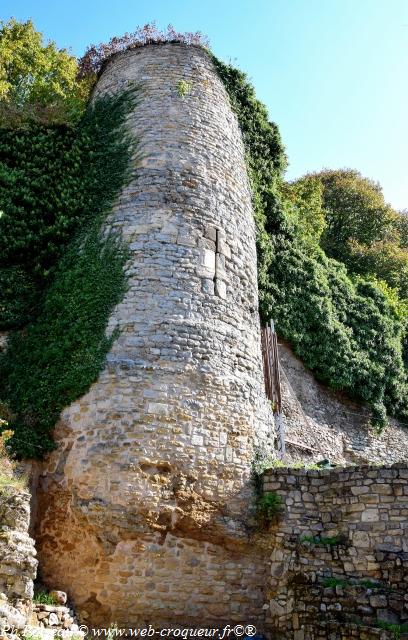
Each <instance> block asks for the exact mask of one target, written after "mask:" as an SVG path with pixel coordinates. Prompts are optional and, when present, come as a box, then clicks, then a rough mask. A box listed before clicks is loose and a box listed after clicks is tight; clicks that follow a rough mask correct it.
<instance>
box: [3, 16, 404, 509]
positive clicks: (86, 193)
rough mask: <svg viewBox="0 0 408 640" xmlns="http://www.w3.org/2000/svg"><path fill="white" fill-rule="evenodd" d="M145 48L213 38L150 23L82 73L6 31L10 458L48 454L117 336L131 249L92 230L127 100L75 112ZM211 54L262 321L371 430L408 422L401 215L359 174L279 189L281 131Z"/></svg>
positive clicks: (22, 34) (86, 61) (124, 164)
mask: <svg viewBox="0 0 408 640" xmlns="http://www.w3.org/2000/svg"><path fill="white" fill-rule="evenodd" d="M151 42H155V43H167V42H180V43H183V44H193V45H204V46H205V45H206V41H205V39H204V38H203V36H202V35H201V34H200V33H196V34H193V33H188V34H181V33H177V32H176V31H175V30H174V29H173V28H172V27H168V29H167V31H159V30H158V29H157V28H156V26H155V25H154V24H153V25H145V26H144V27H142V28H140V29H137V30H136V31H135V32H134V33H132V34H126V35H125V36H123V37H122V38H113V39H112V40H111V41H110V42H109V43H108V44H101V45H98V46H96V47H95V46H91V47H89V48H88V50H87V51H86V53H85V55H84V56H83V57H82V58H81V60H80V61H79V63H78V64H77V62H76V61H75V60H74V59H73V58H72V56H70V55H69V54H68V53H67V52H66V51H61V50H58V49H57V47H56V46H55V45H54V44H53V43H51V44H44V43H43V39H42V35H41V34H38V33H37V32H36V31H35V30H34V27H33V25H32V23H31V22H30V21H28V22H26V23H17V22H16V21H13V20H11V21H9V22H8V23H5V24H4V23H3V24H2V25H1V27H0V60H1V62H0V124H2V125H3V128H0V330H1V329H8V330H10V329H11V330H12V334H11V337H10V340H9V347H8V349H7V351H6V352H5V353H3V354H1V355H0V399H1V401H2V402H3V403H5V404H3V405H1V404H0V418H2V417H4V416H5V415H6V414H7V420H8V422H9V426H10V428H11V429H12V430H13V436H12V438H11V440H10V442H11V445H12V447H13V449H14V451H15V452H16V453H17V454H18V455H19V456H38V455H41V454H42V453H44V452H45V451H48V450H50V449H51V448H52V447H53V442H52V437H51V430H52V428H53V426H54V424H55V422H56V421H57V419H58V416H59V415H60V412H61V410H62V409H63V408H64V407H65V406H67V405H69V404H70V403H71V402H72V401H74V400H76V399H77V398H79V397H80V396H81V395H83V394H84V393H85V392H86V391H87V390H88V389H89V386H90V385H91V384H92V382H93V381H94V380H95V379H96V378H97V376H98V374H99V371H100V370H101V367H102V366H103V362H104V359H105V356H106V353H107V351H108V350H109V348H110V346H111V344H112V341H113V340H114V338H115V335H111V336H109V337H108V336H106V334H105V329H106V325H107V321H108V318H109V316H110V314H111V312H112V310H113V307H114V306H115V305H116V304H117V303H118V302H119V301H120V299H121V297H122V295H123V292H124V289H125V277H124V272H123V265H124V262H125V260H126V251H125V249H124V247H123V246H122V244H121V242H120V241H119V239H118V238H117V237H116V236H115V235H112V234H110V235H106V234H105V235H101V227H102V222H103V220H104V217H105V215H106V213H107V212H108V211H109V209H110V207H111V206H112V203H113V201H114V198H115V197H116V195H117V193H118V192H119V190H120V188H121V187H122V185H123V184H124V183H125V182H126V181H127V180H128V178H129V175H130V159H131V156H132V154H133V153H134V145H133V143H132V141H131V140H130V139H129V138H128V137H127V135H126V134H125V130H124V126H123V124H124V119H125V117H126V114H127V113H128V110H129V109H130V107H131V105H132V104H133V103H134V100H135V99H136V93H135V91H134V90H133V91H128V92H124V93H122V94H120V95H117V96H115V97H104V98H102V99H98V100H96V101H94V103H93V105H92V106H90V107H88V108H87V110H86V111H84V108H85V103H86V100H87V95H88V92H89V89H90V87H91V86H92V84H93V83H94V81H95V79H96V77H97V73H98V72H99V71H100V70H101V68H102V66H103V64H104V63H105V62H106V60H107V59H108V58H109V56H111V55H113V54H115V53H118V52H120V51H124V50H126V49H129V48H130V49H132V48H137V47H139V46H143V45H144V44H147V43H151ZM13 52H14V53H15V55H14V56H12V55H11V54H12V53H13ZM27 52H28V53H29V55H28V53H27ZM210 55H212V54H210ZM212 60H213V62H214V65H215V68H216V70H217V72H218V74H219V76H220V78H221V79H222V81H223V83H224V85H225V87H226V90H227V92H228V95H229V97H230V100H231V104H232V107H233V109H234V110H235V112H236V114H237V117H238V121H239V124H240V127H241V131H242V135H243V140H244V144H245V149H246V157H247V166H248V173H249V176H250V180H251V184H252V190H253V202H254V212H255V219H256V228H257V250H258V277H259V301H260V312H261V316H262V318H263V320H268V319H269V318H272V317H273V318H274V320H275V321H276V324H277V327H278V330H279V332H280V333H281V335H282V336H283V337H285V338H286V339H287V340H289V341H290V342H291V344H292V345H293V347H294V349H295V351H296V353H297V354H298V355H299V356H300V357H301V358H302V359H303V361H304V362H305V364H306V365H307V366H308V367H309V368H310V369H312V370H313V371H314V372H315V374H316V376H317V377H318V378H319V379H320V380H322V381H324V382H325V383H326V384H328V385H329V386H331V387H333V388H335V389H340V390H343V391H346V392H347V393H348V394H349V395H351V396H352V397H355V398H357V399H360V400H363V401H366V402H368V403H369V404H370V405H371V407H372V409H373V421H374V422H375V423H376V424H377V425H378V426H384V424H385V423H386V411H388V413H390V414H392V415H396V416H399V417H403V418H404V419H405V420H406V421H408V392H407V391H408V389H407V368H408V337H407V315H408V314H407V308H408V307H407V302H406V299H405V298H406V290H407V277H406V270H405V267H406V251H407V245H408V240H407V238H408V223H407V216H406V215H402V214H398V215H397V214H396V212H393V211H392V210H390V208H389V207H388V206H387V205H386V204H385V203H384V200H383V198H382V194H381V192H380V189H379V188H378V186H377V185H375V184H374V183H372V182H371V181H367V180H366V179H364V178H362V177H361V176H360V174H358V172H355V171H351V170H345V171H344V170H343V171H332V172H330V171H326V172H321V173H320V174H313V175H308V176H305V177H304V178H302V179H300V180H297V181H295V182H293V183H290V184H288V183H285V182H284V178H283V176H284V170H285V168H286V164H287V161H286V155H285V150H284V147H283V144H282V141H281V138H280V134H279V130H278V127H277V126H276V125H275V124H274V123H271V122H269V119H268V113H267V110H266V108H265V106H264V105H263V104H262V103H260V102H259V101H258V100H257V98H256V96H255V92H254V89H253V87H252V85H251V84H250V83H249V82H248V80H247V78H246V76H245V74H244V73H242V72H241V71H239V70H238V69H235V68H234V67H232V66H231V65H227V64H224V63H222V62H220V61H219V60H218V59H216V58H215V57H214V56H212ZM77 72H78V75H77ZM186 90H187V87H184V86H183V87H182V86H180V87H178V91H179V93H180V95H184V94H185V92H186ZM5 125H6V126H5ZM367 219H368V220H369V224H367ZM336 238H339V239H341V242H337V241H336ZM404 296H405V297H404ZM2 407H3V409H4V411H2ZM266 506H267V505H266Z"/></svg>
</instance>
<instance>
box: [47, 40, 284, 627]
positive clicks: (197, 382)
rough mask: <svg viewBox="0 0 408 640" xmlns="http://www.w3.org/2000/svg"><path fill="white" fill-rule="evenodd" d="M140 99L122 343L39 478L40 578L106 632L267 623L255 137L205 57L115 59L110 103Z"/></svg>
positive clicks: (128, 197) (126, 195) (132, 124)
mask: <svg viewBox="0 0 408 640" xmlns="http://www.w3.org/2000/svg"><path fill="white" fill-rule="evenodd" d="M181 80H184V81H186V82H187V83H191V91H190V92H188V93H187V95H185V96H184V97H183V96H181V95H180V94H179V91H178V83H179V82H180V81H181ZM134 82H136V83H138V84H139V85H140V93H139V102H138V105H137V107H136V108H135V110H134V111H133V112H132V113H131V115H130V116H129V119H128V126H129V129H130V131H131V132H132V134H133V135H135V136H136V138H137V140H138V142H139V147H138V154H140V155H141V159H140V160H139V161H138V164H137V171H136V176H135V178H134V179H133V180H132V182H131V184H130V185H129V186H128V187H126V188H125V189H124V190H123V192H122V194H121V196H120V198H119V201H118V202H117V204H116V206H115V207H114V210H113V211H112V213H111V215H110V217H109V221H108V226H110V227H112V228H114V229H116V230H118V231H120V233H121V234H122V236H123V238H124V239H125V241H126V242H127V243H128V246H129V249H130V252H131V258H130V260H129V263H128V265H127V273H128V276H129V288H128V291H127V293H126V295H125V298H124V300H123V302H122V303H121V304H120V305H119V306H118V307H117V309H116V311H115V312H114V314H113V316H112V318H111V319H110V322H109V331H111V330H113V329H114V328H116V327H118V328H119V329H120V331H121V333H120V337H119V338H118V340H117V341H116V342H115V344H114V345H113V348H112V350H111V352H110V354H109V356H108V360H107V364H106V367H105V369H104V371H103V372H102V374H101V375H100V377H99V379H98V381H97V382H96V383H95V384H94V385H93V386H92V388H91V390H90V391H89V393H88V394H87V395H86V396H85V397H83V398H82V399H81V400H80V401H78V402H76V403H74V404H73V405H72V406H70V407H69V408H68V409H67V410H65V411H64V412H63V414H62V419H61V421H60V423H59V425H58V426H57V428H56V431H55V437H56V441H57V445H58V448H57V450H56V451H55V452H54V453H52V454H51V455H50V456H49V458H48V460H47V461H46V463H45V465H44V468H43V471H42V475H41V477H40V482H39V488H38V519H37V522H38V527H37V540H38V548H39V556H40V560H41V571H42V577H43V579H44V580H45V581H46V582H47V583H48V584H49V585H50V586H52V585H55V584H58V585H59V586H60V588H64V589H65V590H67V591H68V592H69V595H70V596H71V597H72V598H73V600H74V601H75V603H76V605H77V608H78V610H79V613H80V614H81V615H82V618H83V619H87V617H88V618H91V617H92V618H93V621H94V622H95V621H97V622H105V623H109V622H111V621H112V620H113V621H115V622H118V624H119V625H120V624H122V623H126V624H128V625H129V624H136V623H138V622H139V621H148V622H151V623H152V624H155V625H156V626H157V625H160V624H167V623H168V622H169V621H170V622H172V623H173V622H177V621H179V622H181V623H183V624H186V623H187V622H188V621H190V622H193V623H194V622H200V623H202V621H203V620H206V622H207V623H208V624H210V622H211V621H213V620H226V621H227V622H232V621H234V620H247V621H249V620H252V621H255V620H256V619H257V620H261V619H262V618H263V617H264V612H263V610H262V604H263V600H262V596H261V594H262V589H263V583H264V572H265V568H266V563H265V562H264V557H263V552H262V551H261V550H259V549H257V548H255V546H254V545H252V544H249V535H248V524H247V518H248V510H249V507H250V503H251V501H252V487H251V482H250V473H251V462H252V458H253V449H254V446H255V445H257V444H259V443H260V442H262V443H263V446H264V447H267V446H268V443H269V445H271V440H272V433H271V427H270V425H271V424H272V421H271V420H270V421H268V420H267V419H266V417H267V403H266V400H265V397H264V389H263V374H262V364H261V355H260V337H259V318H258V313H257V307H258V298H257V286H256V282H257V275H256V249H255V227H254V221H253V215H252V208H251V194H250V188H249V184H248V178H247V174H246V168H245V158H244V149H243V144H242V140H241V134H240V131H239V127H238V123H237V120H236V117H235V115H234V114H233V112H232V110H231V108H230V105H229V101H228V97H227V94H226V91H225V89H224V87H223V85H222V83H221V81H220V80H219V78H218V76H217V75H216V73H215V71H214V68H213V65H212V62H211V60H210V58H209V56H208V55H207V53H206V52H205V51H204V50H202V49H201V48H198V47H188V46H185V45H181V44H168V45H160V46H159V45H149V46H146V47H144V48H141V49H137V50H134V51H130V52H127V53H125V54H120V55H117V56H116V57H114V58H113V59H112V60H111V61H110V62H109V63H108V64H107V66H106V68H105V70H104V72H103V74H102V76H101V78H100V80H99V82H98V85H97V88H96V95H101V94H103V93H106V92H115V91H118V90H120V89H122V88H125V87H126V86H128V84H129V83H134ZM187 86H188V85H187ZM73 559H74V561H73Z"/></svg>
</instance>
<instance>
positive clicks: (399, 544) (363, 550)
mask: <svg viewBox="0 0 408 640" xmlns="http://www.w3.org/2000/svg"><path fill="white" fill-rule="evenodd" d="M263 490H264V492H276V493H277V494H278V495H280V496H281V497H282V499H283V510H282V513H281V514H280V515H278V516H277V517H276V521H275V522H274V523H273V525H272V526H271V530H270V532H269V535H270V537H271V540H272V545H273V551H272V554H271V556H270V563H271V576H270V580H269V587H270V590H269V596H270V599H269V610H270V617H269V618H268V622H269V623H271V624H272V625H273V628H274V629H275V630H276V633H277V634H278V635H277V637H280V636H279V633H282V634H283V635H282V637H285V638H288V639H289V640H290V639H293V640H314V639H315V638H316V639H317V638H323V637H325V636H324V635H319V633H323V632H322V629H324V628H326V625H327V624H329V623H330V624H331V623H333V624H335V623H339V624H340V623H342V624H343V626H344V624H346V623H347V624H349V623H350V624H351V623H354V622H355V620H354V619H353V614H352V612H353V609H354V614H355V617H356V618H357V619H358V620H357V622H358V623H359V624H363V625H366V626H370V624H371V627H374V626H375V623H376V622H377V621H379V620H383V621H386V622H389V623H390V624H402V623H406V622H408V468H407V466H406V465H403V464H394V465H389V466H385V467H375V466H359V467H349V468H344V469H333V470H319V471H305V470H304V469H271V470H267V471H265V472H264V475H263ZM311 538H312V539H311ZM333 577H334V578H336V579H338V580H341V581H342V584H343V583H344V584H343V586H342V584H340V585H338V586H335V587H332V588H330V587H326V586H325V583H324V580H325V579H327V578H333ZM367 581H368V582H367ZM371 582H373V583H374V584H373V585H372V584H371ZM367 584H368V586H367ZM364 585H365V586H364ZM312 630H313V633H312ZM370 633H371V631H370ZM376 633H377V631H376V630H373V631H372V634H374V635H368V636H367V637H368V638H371V637H377V636H376V635H375V634H376ZM384 633H385V632H384ZM313 634H314V635H313ZM327 637H333V638H339V639H340V638H342V637H343V636H342V635H333V636H327ZM350 637H354V636H353V635H350ZM358 637H360V636H358ZM361 637H363V636H361ZM364 637H365V636H364ZM378 637H382V636H378ZM384 637H387V636H386V635H384Z"/></svg>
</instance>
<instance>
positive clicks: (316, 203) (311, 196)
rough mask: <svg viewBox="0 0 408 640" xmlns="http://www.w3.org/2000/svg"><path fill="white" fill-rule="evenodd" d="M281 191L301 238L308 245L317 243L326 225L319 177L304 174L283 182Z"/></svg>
mask: <svg viewBox="0 0 408 640" xmlns="http://www.w3.org/2000/svg"><path fill="white" fill-rule="evenodd" d="M281 192H282V196H283V199H284V200H285V201H286V203H287V205H288V206H289V208H290V210H291V214H292V217H293V219H294V222H295V225H296V227H297V229H298V231H299V234H300V236H301V237H302V239H303V240H304V241H305V242H306V243H307V244H309V245H310V244H311V245H318V244H319V242H320V238H321V236H322V233H323V231H324V229H325V227H326V219H325V212H324V209H323V185H322V183H321V181H320V180H319V178H317V177H316V178H315V177H313V176H305V177H304V178H299V180H294V181H293V182H284V183H283V184H282V186H281Z"/></svg>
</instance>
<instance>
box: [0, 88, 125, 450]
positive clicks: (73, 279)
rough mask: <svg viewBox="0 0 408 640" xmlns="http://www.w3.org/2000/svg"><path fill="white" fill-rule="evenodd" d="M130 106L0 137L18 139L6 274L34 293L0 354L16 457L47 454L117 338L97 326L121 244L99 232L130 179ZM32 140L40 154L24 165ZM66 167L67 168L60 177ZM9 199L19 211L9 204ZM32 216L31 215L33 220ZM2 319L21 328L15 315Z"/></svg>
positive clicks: (112, 287)
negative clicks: (19, 275)
mask: <svg viewBox="0 0 408 640" xmlns="http://www.w3.org/2000/svg"><path fill="white" fill-rule="evenodd" d="M134 100H135V91H134V90H129V91H128V92H124V93H122V94H118V95H116V96H113V97H103V98H100V99H98V100H97V101H96V102H95V103H94V104H93V105H92V106H90V107H89V109H88V111H87V112H86V114H85V116H84V118H83V119H82V121H81V122H80V124H79V125H78V128H77V129H75V130H73V131H70V132H69V133H67V132H66V131H62V132H61V131H60V130H59V129H58V130H54V129H51V130H47V131H43V130H41V132H40V133H39V132H38V129H37V128H34V129H33V130H32V131H31V130H30V131H29V132H25V133H22V134H21V133H17V134H16V132H14V131H9V132H7V131H3V132H2V135H3V139H4V138H7V136H10V140H11V141H13V140H15V139H16V136H17V139H18V141H19V145H18V147H19V150H18V153H19V158H18V162H15V163H14V164H13V163H12V164H13V166H10V165H3V173H4V174H5V176H6V180H5V183H3V191H2V194H3V202H2V208H3V209H4V210H5V212H6V213H5V215H4V218H2V220H1V221H0V225H3V224H4V225H5V226H4V234H5V235H6V236H7V238H8V239H9V241H10V247H9V248H8V250H9V254H8V258H7V266H5V269H6V270H7V269H10V268H11V267H10V265H13V266H15V268H16V269H20V270H21V271H22V272H24V273H25V274H29V277H30V278H32V279H33V280H34V279H36V283H37V285H38V291H39V297H40V300H39V301H38V303H36V306H35V308H34V307H33V308H31V309H30V313H31V316H30V322H29V323H28V324H26V325H25V326H24V327H23V328H22V329H18V330H15V331H14V332H13V333H12V334H11V337H10V339H9V346H8V349H7V350H6V352H5V353H3V354H2V355H1V356H0V397H1V399H2V400H3V401H4V402H5V403H6V405H7V407H8V411H9V412H10V414H11V418H10V419H9V426H10V428H11V429H12V430H13V432H14V433H13V436H12V438H11V441H10V442H11V445H12V447H13V450H14V452H15V453H17V455H18V456H20V457H27V456H38V455H41V454H42V453H44V452H45V451H48V450H50V449H52V447H53V441H52V437H51V434H50V432H51V429H52V428H53V426H54V425H55V423H56V421H57V419H58V416H59V414H60V412H61V410H62V409H63V408H64V407H66V406H67V405H69V404H70V403H71V402H73V401H74V400H76V399H77V398H79V397H80V396H82V395H83V394H84V393H85V392H86V391H87V390H88V389H89V386H90V385H91V383H92V382H94V381H95V379H96V378H97V376H98V374H99V372H100V370H101V368H102V366H103V362H104V360H105V356H106V354H107V352H108V351H109V348H110V346H111V344H112V341H113V340H114V338H115V335H111V336H110V337H107V336H106V334H105V329H106V325H107V322H108V319H109V316H110V314H111V312H112V310H113V307H114V306H115V305H116V304H117V303H118V302H119V301H120V300H121V298H122V296H123V292H124V289H125V275H124V271H123V266H124V263H125V260H126V252H125V250H124V248H123V247H122V244H121V241H120V240H119V238H118V237H116V235H115V234H113V233H111V234H106V233H104V234H103V235H102V234H101V227H102V222H103V220H104V218H105V215H106V213H107V212H108V211H109V209H110V207H111V206H112V203H113V200H114V198H115V197H116V196H117V194H118V192H119V190H120V188H121V187H122V185H123V184H124V182H126V181H127V180H128V179H129V177H130V175H131V162H130V161H131V157H132V154H133V151H134V145H133V143H132V142H131V140H130V139H129V137H128V136H127V134H126V133H125V129H124V126H123V123H124V119H125V116H126V114H127V113H128V111H129V109H130V108H131V105H132V104H133V103H134ZM32 136H33V137H34V141H35V142H36V144H37V145H38V147H37V150H36V156H37V154H38V157H36V158H35V159H34V160H33V161H32V162H31V163H30V161H29V158H30V157H31V156H32V151H31V143H32ZM56 138H57V140H58V141H60V140H61V139H62V142H61V144H59V145H58V144H56V143H55V139H56ZM67 140H68V141H67ZM41 145H43V148H44V152H45V156H46V157H47V154H51V153H54V155H55V164H56V167H57V169H58V171H59V168H61V173H60V174H58V175H57V176H56V178H55V183H56V182H58V181H60V182H59V184H58V186H56V185H55V184H54V181H52V182H47V181H46V180H45V179H44V175H43V174H42V173H41V170H40V167H39V158H41V157H42V147H41ZM50 149H51V150H50ZM10 154H11V157H12V158H13V153H11V150H10ZM27 158H28V159H27ZM65 165H67V166H68V167H69V168H72V171H71V172H70V171H67V173H65V172H64V167H65ZM16 169H17V170H24V175H25V181H26V182H27V185H28V186H27V187H26V189H29V196H27V199H24V198H22V197H21V195H20V190H21V189H22V188H23V187H22V186H21V181H15V180H14V179H13V178H14V174H13V172H14V171H15V170H16ZM44 171H45V175H46V172H47V164H45V165H44ZM10 175H11V179H9V180H7V178H8V177H9V176H10ZM39 184H40V185H41V187H42V188H39V186H38V185H39ZM5 185H6V186H8V189H7V188H6V186H5ZM55 189H57V191H58V195H56V194H55ZM17 202H18V203H20V206H15V207H13V206H11V204H12V203H17ZM44 203H45V204H44ZM47 206H48V209H47ZM31 211H33V212H35V213H37V212H38V215H34V216H33V220H32V219H31V218H30V212H31ZM41 212H42V215H41ZM47 212H48V215H47ZM3 219H5V220H6V223H3ZM13 229H15V232H14V233H13ZM51 239H52V240H53V242H52V243H51V245H50V240H51ZM25 256H26V259H25ZM27 277H28V276H27ZM16 291H17V289H16ZM10 297H11V294H10ZM6 311H7V310H6ZM26 311H27V310H26V309H25V312H26ZM11 315H13V314H11ZM6 319H7V321H10V322H11V320H13V321H14V322H16V324H18V325H20V324H22V319H21V317H18V309H17V310H16V309H14V316H13V317H12V318H11V319H10V314H9V316H7V313H6Z"/></svg>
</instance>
